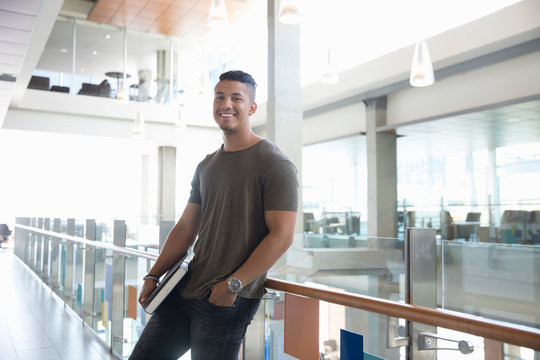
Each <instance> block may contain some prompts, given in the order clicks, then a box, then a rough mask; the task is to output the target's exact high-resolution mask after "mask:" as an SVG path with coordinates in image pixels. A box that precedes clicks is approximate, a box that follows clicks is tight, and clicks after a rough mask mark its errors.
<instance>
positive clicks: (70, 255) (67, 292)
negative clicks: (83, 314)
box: [64, 219, 75, 308]
mask: <svg viewBox="0 0 540 360" xmlns="http://www.w3.org/2000/svg"><path fill="white" fill-rule="evenodd" d="M66 234H67V235H71V236H74V235H75V219H68V220H67V228H66ZM74 252H75V244H74V243H73V241H66V263H65V277H64V302H65V303H66V304H68V306H69V307H70V308H73V262H74V260H75V255H74Z"/></svg>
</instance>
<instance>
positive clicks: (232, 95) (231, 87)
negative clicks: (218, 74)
mask: <svg viewBox="0 0 540 360" xmlns="http://www.w3.org/2000/svg"><path fill="white" fill-rule="evenodd" d="M249 94H250V93H249V88H248V85H247V84H244V83H241V82H239V81H231V80H223V81H220V82H219V83H218V84H217V85H216V89H215V91H214V120H215V121H216V123H217V124H218V126H219V127H220V129H221V130H223V131H225V132H235V131H236V130H237V129H238V128H242V127H244V126H248V127H249V117H250V116H251V115H253V113H255V110H257V104H255V102H254V101H252V100H251V99H250V97H249Z"/></svg>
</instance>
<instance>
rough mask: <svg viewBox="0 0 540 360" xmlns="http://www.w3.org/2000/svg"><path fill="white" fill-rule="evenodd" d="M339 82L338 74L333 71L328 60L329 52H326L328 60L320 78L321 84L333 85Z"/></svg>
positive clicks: (328, 59)
mask: <svg viewBox="0 0 540 360" xmlns="http://www.w3.org/2000/svg"><path fill="white" fill-rule="evenodd" d="M338 81H339V74H338V72H337V71H336V70H335V68H334V66H333V64H332V62H331V60H330V50H328V58H327V61H326V68H325V70H324V72H323V75H322V77H321V82H322V83H323V84H335V83H337V82H338Z"/></svg>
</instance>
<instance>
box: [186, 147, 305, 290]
mask: <svg viewBox="0 0 540 360" xmlns="http://www.w3.org/2000/svg"><path fill="white" fill-rule="evenodd" d="M189 202H191V203H196V204H201V209H202V212H201V225H200V229H199V234H198V239H197V241H196V243H195V247H194V253H195V256H194V258H193V260H191V262H190V264H189V271H188V274H187V275H186V277H185V279H184V281H182V283H181V286H180V292H181V294H182V296H183V297H186V298H203V297H205V296H207V295H208V294H209V293H210V290H211V288H212V286H213V285H214V284H216V283H218V282H220V281H223V280H224V279H227V278H228V277H229V276H230V275H231V274H232V273H233V272H234V271H236V270H237V269H238V268H239V267H240V266H241V265H242V264H243V263H244V262H245V261H246V260H247V259H248V257H249V256H250V254H251V253H252V252H253V250H255V248H256V247H257V245H259V243H260V242H261V241H262V240H263V239H264V238H265V237H266V235H267V234H268V232H269V230H268V227H267V226H266V222H265V220H264V212H265V211H266V210H289V211H297V210H298V174H297V171H296V168H295V166H294V164H293V163H292V162H291V161H290V160H289V159H288V158H287V157H286V156H285V154H283V153H282V152H281V151H280V150H279V149H278V147H277V146H276V145H274V144H272V143H271V142H270V141H268V140H261V141H260V142H258V143H257V144H255V145H253V146H252V147H250V148H247V149H244V150H240V151H232V152H227V151H223V149H222V148H221V149H220V150H218V151H216V152H214V153H213V154H210V155H208V156H207V157H206V158H205V159H204V160H203V161H202V162H200V163H199V165H198V166H197V169H196V171H195V175H194V177H193V180H192V183H191V194H190V198H189ZM265 279H266V274H263V275H261V276H260V277H259V278H257V279H256V280H255V281H253V282H252V283H250V284H244V289H242V291H241V292H240V294H239V296H242V297H245V298H260V297H262V295H263V294H264V281H265Z"/></svg>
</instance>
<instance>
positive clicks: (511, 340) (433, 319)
mask: <svg viewBox="0 0 540 360" xmlns="http://www.w3.org/2000/svg"><path fill="white" fill-rule="evenodd" d="M15 227H18V228H20V229H24V230H28V231H32V232H36V233H40V234H43V235H48V236H51V237H56V238H60V239H65V240H68V241H74V242H78V243H82V244H85V245H89V246H93V247H97V248H102V249H108V250H112V251H116V252H119V253H123V254H126V255H131V256H137V257H142V258H145V259H149V260H156V259H157V257H158V255H156V254H151V253H148V252H144V251H138V250H133V249H129V248H124V247H120V246H116V245H113V244H109V243H104V242H98V241H94V240H88V239H84V238H80V237H77V236H72V235H67V234H63V233H58V232H55V231H48V230H43V229H39V228H35V227H32V226H27V225H22V224H15ZM265 286H266V287H267V288H269V289H273V290H277V291H283V292H286V293H290V294H295V295H301V296H306V297H309V298H313V299H317V300H322V301H326V302H329V303H333V304H337V305H343V306H349V307H353V308H357V309H361V310H366V311H371V312H375V313H378V314H382V315H387V316H392V317H397V318H403V319H407V320H409V321H416V322H420V323H423V324H426V325H433V326H439V327H443V328H447V329H451V330H456V331H460V332H464V333H469V334H473V335H477V336H481V337H485V338H488V339H491V340H497V341H501V342H504V343H508V344H513V345H518V346H524V347H527V348H530V349H534V350H536V351H540V329H535V328H531V327H526V326H521V325H515V324H510V323H505V322H501V321H496V320H488V319H485V318H481V317H478V316H473V315H468V314H462V313H456V312H450V311H447V310H442V309H430V308H426V307H422V306H417V305H410V304H404V303H397V302H394V301H390V300H385V299H379V298H374V297H371V296H366V295H360V294H352V293H346V292H339V291H335V290H326V289H320V288H316V287H313V286H308V285H304V284H298V283H293V282H289V281H285V280H278V279H274V278H271V277H269V278H268V279H267V280H266V283H265Z"/></svg>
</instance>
